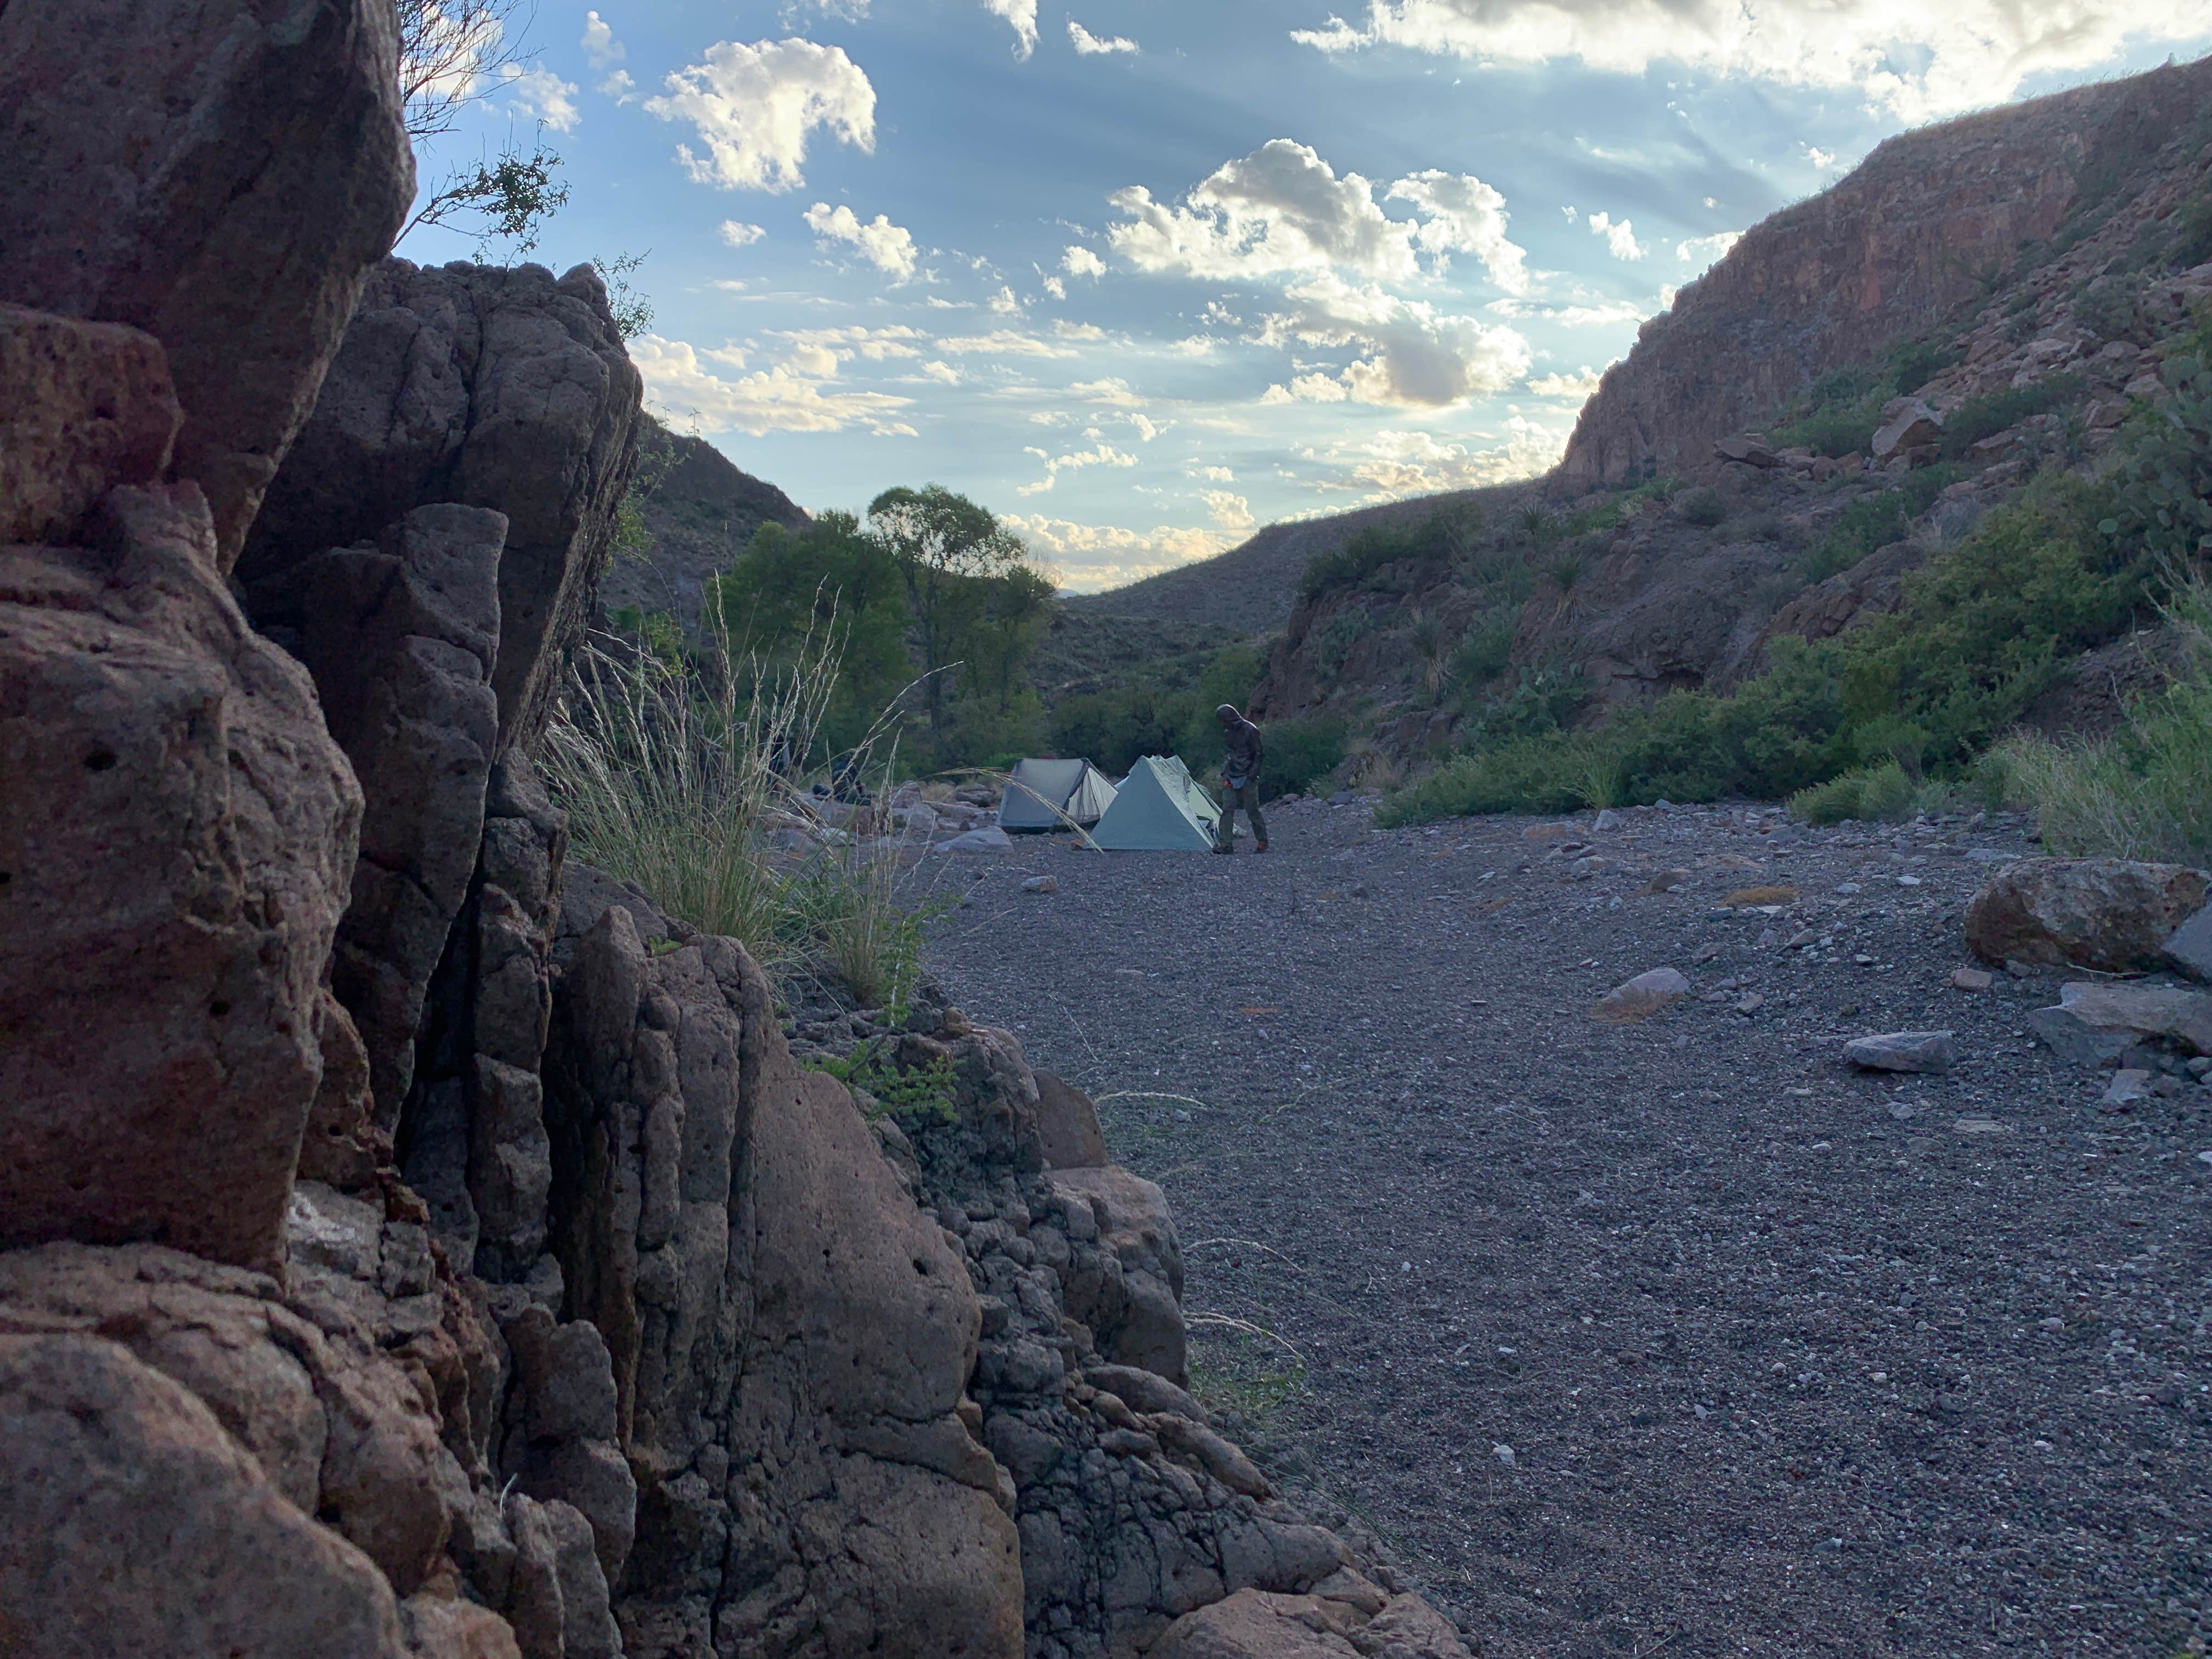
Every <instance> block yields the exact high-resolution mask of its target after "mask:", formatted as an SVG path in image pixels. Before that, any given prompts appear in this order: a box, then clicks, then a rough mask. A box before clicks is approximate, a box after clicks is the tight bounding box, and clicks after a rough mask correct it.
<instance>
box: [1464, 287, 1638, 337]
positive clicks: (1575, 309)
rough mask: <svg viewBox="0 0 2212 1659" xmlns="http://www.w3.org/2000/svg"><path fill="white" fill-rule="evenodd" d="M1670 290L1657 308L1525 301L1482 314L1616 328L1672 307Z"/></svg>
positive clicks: (1498, 303) (1496, 303)
mask: <svg viewBox="0 0 2212 1659" xmlns="http://www.w3.org/2000/svg"><path fill="white" fill-rule="evenodd" d="M1672 294H1673V290H1672V289H1661V290H1660V299H1659V301H1658V302H1657V304H1656V305H1651V306H1644V305H1638V303H1637V302H1636V301H1633V300H1608V301H1606V302H1605V303H1604V304H1602V305H1592V306H1579V305H1578V306H1540V305H1531V304H1530V303H1529V302H1528V301H1525V300H1492V301H1491V302H1490V303H1489V304H1488V305H1486V306H1485V307H1483V309H1484V310H1485V311H1490V312H1494V313H1497V314H1498V316H1500V317H1516V318H1520V317H1534V318H1541V319H1543V320H1544V321H1546V322H1549V323H1558V324H1559V325H1561V326H1562V327H1565V328H1617V327H1619V326H1620V325H1621V324H1623V323H1640V322H1642V321H1643V320H1644V319H1645V318H1646V317H1649V316H1651V315H1653V314H1654V313H1656V312H1661V311H1664V310H1666V309H1667V307H1668V306H1670V305H1672V304H1673V303H1674V301H1673V298H1672V297H1671V296H1672Z"/></svg>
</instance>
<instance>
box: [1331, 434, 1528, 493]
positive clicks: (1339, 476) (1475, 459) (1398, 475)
mask: <svg viewBox="0 0 2212 1659" xmlns="http://www.w3.org/2000/svg"><path fill="white" fill-rule="evenodd" d="M1566 444H1567V434H1566V433H1565V432H1554V431H1551V430H1549V429H1547V428H1543V427H1540V426H1538V425H1536V424H1535V422H1533V421H1529V420H1527V419H1525V418H1523V417H1522V416H1518V415H1516V416H1512V417H1511V418H1510V419H1509V420H1508V421H1507V422H1505V441H1504V442H1503V443H1499V444H1494V445H1492V447H1488V448H1485V449H1477V448H1472V447H1469V446H1468V445H1467V444H1462V443H1449V442H1446V441H1443V440H1442V439H1439V438H1437V436H1436V435H1434V434H1433V433H1428V432H1394V431H1383V432H1378V433H1376V435H1374V436H1373V437H1371V438H1370V439H1368V440H1367V441H1364V443H1358V444H1352V445H1345V446H1339V447H1334V448H1330V449H1328V450H1325V451H1308V452H1307V453H1306V459H1309V460H1313V461H1319V462H1322V464H1324V465H1329V466H1332V467H1334V469H1336V471H1335V476H1334V477H1327V478H1324V479H1322V487H1323V488H1324V489H1364V490H1365V491H1366V492H1367V493H1368V499H1369V500H1370V501H1388V500H1392V499H1395V498H1396V497H1399V496H1402V495H1435V494H1437V492H1438V491H1440V490H1445V489H1479V488H1480V487H1482V486H1483V485H1486V484H1495V483H1510V482H1511V481H1513V480H1514V479H1516V478H1533V477H1535V476H1536V475H1537V474H1539V473H1541V472H1542V471H1545V470H1546V469H1547V468H1548V467H1550V466H1552V465H1553V464H1554V463H1556V462H1557V461H1558V460H1559V456H1560V455H1561V454H1562V453H1564V452H1565V448H1566Z"/></svg>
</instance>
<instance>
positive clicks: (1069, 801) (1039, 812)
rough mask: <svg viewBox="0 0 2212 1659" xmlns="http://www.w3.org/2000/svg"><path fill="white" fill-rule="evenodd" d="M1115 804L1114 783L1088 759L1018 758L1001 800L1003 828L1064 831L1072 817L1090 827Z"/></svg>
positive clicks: (1001, 823)
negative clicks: (1064, 815) (1019, 759)
mask: <svg viewBox="0 0 2212 1659" xmlns="http://www.w3.org/2000/svg"><path fill="white" fill-rule="evenodd" d="M1113 804H1114V786H1113V784H1112V783H1111V782H1110V781H1109V780H1108V778H1107V776H1106V775H1105V774H1104V773H1103V772H1101V771H1100V770H1099V769H1097V767H1095V766H1093V765H1092V764H1091V763H1090V762H1089V761H1087V760H1025V761H1017V762H1015V763H1014V772H1013V776H1012V779H1011V780H1010V781H1008V783H1007V785H1006V794H1005V795H1004V797H1003V798H1002V799H1000V802H999V827H1000V829H1066V827H1067V819H1068V818H1073V819H1074V820H1075V821H1076V822H1077V823H1080V824H1084V825H1086V826H1088V825H1090V824H1093V823H1097V822H1098V820H1099V818H1100V817H1103V815H1104V813H1105V811H1106V809H1107V808H1108V807H1109V806H1111V805H1113ZM1063 813H1065V814H1066V817H1062V816H1061V815H1062V814H1063Z"/></svg>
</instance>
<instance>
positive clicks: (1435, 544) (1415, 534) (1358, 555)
mask: <svg viewBox="0 0 2212 1659" xmlns="http://www.w3.org/2000/svg"><path fill="white" fill-rule="evenodd" d="M1481 526H1482V515H1481V513H1480V511H1479V510H1477V509H1476V508H1474V507H1467V506H1460V507H1443V508H1439V509H1438V510H1437V511H1436V512H1434V513H1430V514H1429V515H1428V516H1427V517H1426V518H1425V519H1420V520H1416V521H1414V522H1413V523H1410V524H1402V523H1401V524H1377V525H1370V526H1367V527H1366V528H1365V529H1364V530H1362V531H1360V532H1358V533H1357V534H1355V535H1354V536H1353V537H1352V538H1351V539H1350V540H1349V541H1347V542H1346V543H1345V544H1344V545H1343V546H1342V547H1340V548H1338V549H1337V550H1335V551H1334V552H1332V553H1319V554H1316V555H1315V556H1314V557H1313V558H1312V559H1310V560H1309V561H1308V562H1307V564H1306V568H1305V572H1304V574H1303V575H1301V576H1300V577H1299V578H1298V598H1299V599H1301V600H1302V601H1311V600H1314V599H1319V598H1320V597H1321V596H1322V594H1324V593H1329V592H1340V591H1342V590H1344V589H1346V588H1352V587H1361V586H1375V585H1376V584H1377V582H1378V581H1379V580H1381V578H1382V577H1383V573H1384V572H1385V571H1387V570H1388V569H1389V567H1391V566H1393V565H1398V564H1407V563H1411V564H1413V565H1415V566H1419V567H1428V566H1435V565H1440V564H1446V563H1449V562H1450V561H1451V560H1453V559H1455V558H1456V557H1458V556H1460V555H1461V554H1462V553H1463V552H1464V551H1465V550H1467V547H1468V543H1469V542H1471V541H1472V540H1473V539H1474V535H1475V532H1477V531H1478V530H1480V528H1481Z"/></svg>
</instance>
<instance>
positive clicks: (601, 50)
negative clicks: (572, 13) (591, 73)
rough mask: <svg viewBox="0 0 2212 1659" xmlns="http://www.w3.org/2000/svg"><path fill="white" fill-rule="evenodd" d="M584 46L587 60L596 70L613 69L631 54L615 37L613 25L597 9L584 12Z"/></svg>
mask: <svg viewBox="0 0 2212 1659" xmlns="http://www.w3.org/2000/svg"><path fill="white" fill-rule="evenodd" d="M582 46H583V48H584V58H585V60H586V62H587V63H589V64H591V66H592V68H593V69H595V70H603V69H611V68H613V67H614V66H615V65H616V64H618V63H620V62H621V61H622V60H623V58H627V57H629V49H628V48H627V47H625V46H623V43H622V42H621V41H619V40H616V39H615V32H614V29H613V27H611V25H610V24H609V23H608V22H607V21H606V19H605V18H604V17H601V16H600V15H599V13H597V12H595V11H587V12H586V13H585V14H584V39H583V41H582Z"/></svg>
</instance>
